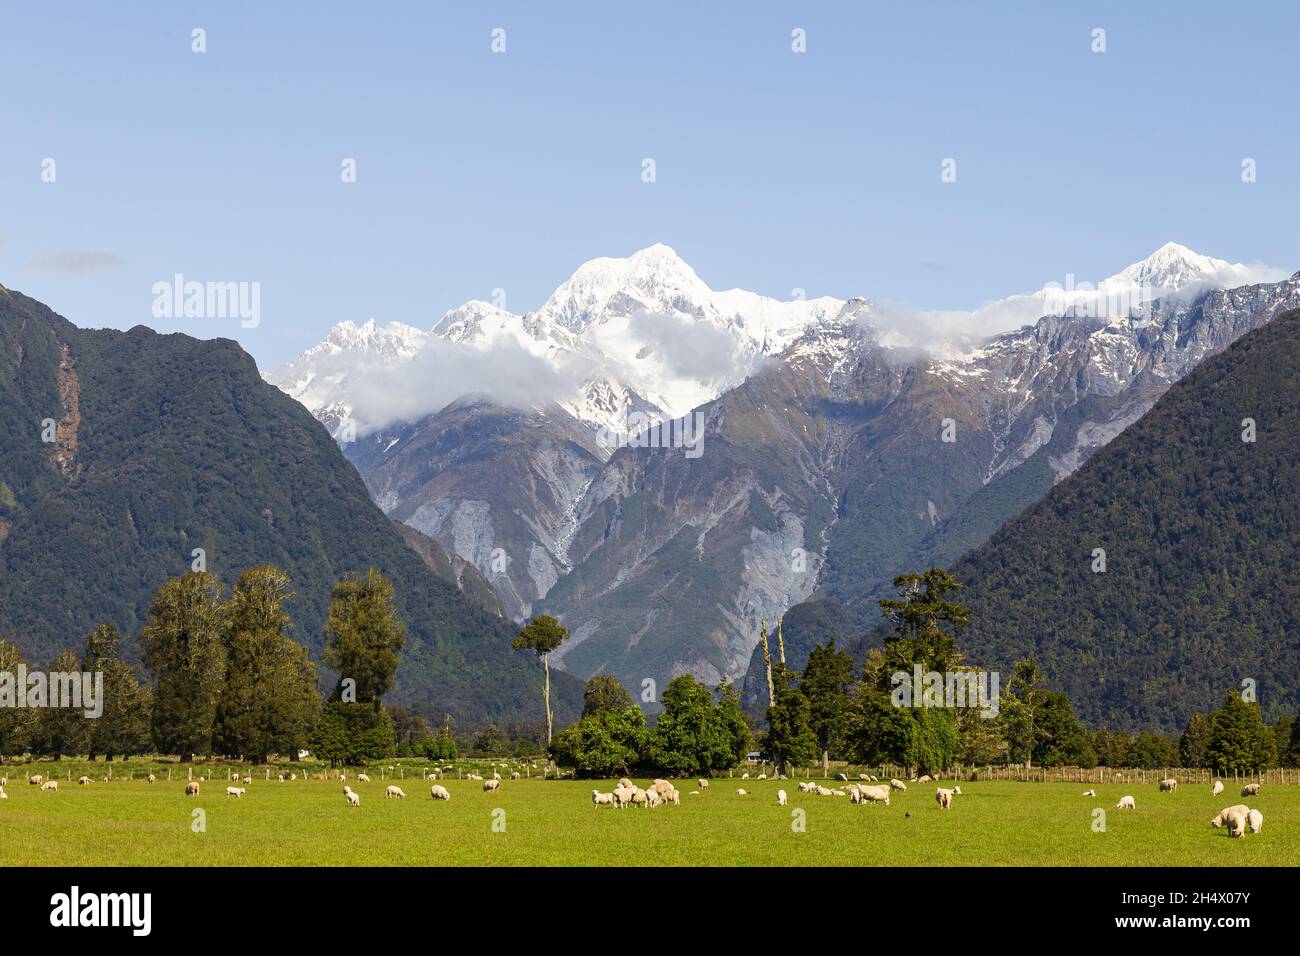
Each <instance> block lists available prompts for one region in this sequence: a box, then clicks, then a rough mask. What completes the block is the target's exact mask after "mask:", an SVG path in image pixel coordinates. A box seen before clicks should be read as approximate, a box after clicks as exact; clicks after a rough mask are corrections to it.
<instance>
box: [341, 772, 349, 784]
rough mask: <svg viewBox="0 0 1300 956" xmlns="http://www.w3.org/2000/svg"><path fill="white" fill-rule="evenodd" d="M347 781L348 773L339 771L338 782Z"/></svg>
mask: <svg viewBox="0 0 1300 956" xmlns="http://www.w3.org/2000/svg"><path fill="white" fill-rule="evenodd" d="M347 782H348V775H347V774H346V773H340V774H339V783H347Z"/></svg>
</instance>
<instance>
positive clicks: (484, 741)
mask: <svg viewBox="0 0 1300 956" xmlns="http://www.w3.org/2000/svg"><path fill="white" fill-rule="evenodd" d="M474 750H475V751H476V752H478V753H480V754H485V755H487V756H498V755H500V753H501V731H500V730H498V729H497V725H496V724H493V723H489V724H487V725H486V726H484V727H483V729H482V730H480V731H479V732H478V735H477V736H476V737H475V738H474Z"/></svg>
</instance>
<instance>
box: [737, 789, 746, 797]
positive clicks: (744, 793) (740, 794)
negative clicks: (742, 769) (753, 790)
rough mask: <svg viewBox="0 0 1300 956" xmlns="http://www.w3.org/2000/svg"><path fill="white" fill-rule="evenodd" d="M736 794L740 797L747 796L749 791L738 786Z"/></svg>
mask: <svg viewBox="0 0 1300 956" xmlns="http://www.w3.org/2000/svg"><path fill="white" fill-rule="evenodd" d="M736 796H738V797H747V796H749V791H748V790H746V789H745V788H744V787H737V788H736Z"/></svg>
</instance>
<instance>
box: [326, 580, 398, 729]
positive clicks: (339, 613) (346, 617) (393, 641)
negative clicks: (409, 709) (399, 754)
mask: <svg viewBox="0 0 1300 956" xmlns="http://www.w3.org/2000/svg"><path fill="white" fill-rule="evenodd" d="M405 642H406V628H405V627H404V626H403V625H402V622H401V621H399V620H398V618H397V608H396V607H395V605H394V603H393V585H392V584H391V583H389V581H388V579H387V578H385V577H384V576H383V575H382V574H380V573H379V572H378V571H376V570H375V569H374V568H371V569H370V570H368V571H367V572H366V573H365V574H364V575H363V576H362V577H360V578H358V577H357V576H356V575H349V576H348V577H346V578H344V579H343V580H342V581H340V582H339V583H338V584H336V585H334V593H333V595H332V597H331V600H330V610H329V617H328V619H327V620H326V623H325V652H324V654H323V655H322V660H323V661H324V663H325V666H326V667H329V668H331V669H332V670H334V671H335V672H336V673H337V674H338V675H339V681H338V685H337V686H336V687H335V688H334V693H333V695H332V696H331V700H342V701H344V702H345V703H352V701H351V700H347V699H346V698H345V693H346V688H345V684H344V682H345V681H347V680H352V681H355V682H356V685H355V689H356V701H355V702H357V703H372V704H373V705H374V707H375V709H376V710H377V709H379V706H380V704H379V698H380V697H382V696H383V695H384V694H385V693H386V692H387V691H388V689H389V688H390V687H392V686H393V675H394V674H395V673H396V672H397V660H398V653H399V652H400V651H401V649H402V645H403V644H404V643H405Z"/></svg>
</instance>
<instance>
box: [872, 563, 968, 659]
mask: <svg viewBox="0 0 1300 956" xmlns="http://www.w3.org/2000/svg"><path fill="white" fill-rule="evenodd" d="M894 586H895V587H896V588H898V591H899V597H898V598H897V599H890V598H882V599H881V601H880V610H881V613H882V614H883V615H884V617H885V619H886V620H891V621H893V622H894V624H895V633H894V635H893V636H892V637H890V638H886V642H890V641H910V642H911V643H912V644H913V645H914V647H913V650H912V653H911V654H909V658H910V661H912V662H919V663H922V664H926V665H928V667H929V669H930V670H935V671H946V670H950V669H951V668H952V667H955V666H956V665H957V664H958V663H959V662H960V657H959V655H958V654H957V640H956V636H955V635H956V634H958V633H960V632H961V630H962V629H963V628H965V627H966V625H967V623H969V621H970V611H969V610H968V609H967V608H966V607H964V606H963V605H961V604H957V603H955V602H953V601H949V600H948V599H947V598H946V597H945V595H947V594H948V593H950V592H952V591H958V590H960V589H961V588H962V585H961V583H960V582H958V581H957V579H956V578H954V577H953V576H952V575H951V574H949V573H948V572H947V571H945V570H944V569H943V568H930V570H928V571H926V572H925V573H924V574H901V575H899V576H898V577H896V578H894ZM945 628H947V629H946V630H945Z"/></svg>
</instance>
